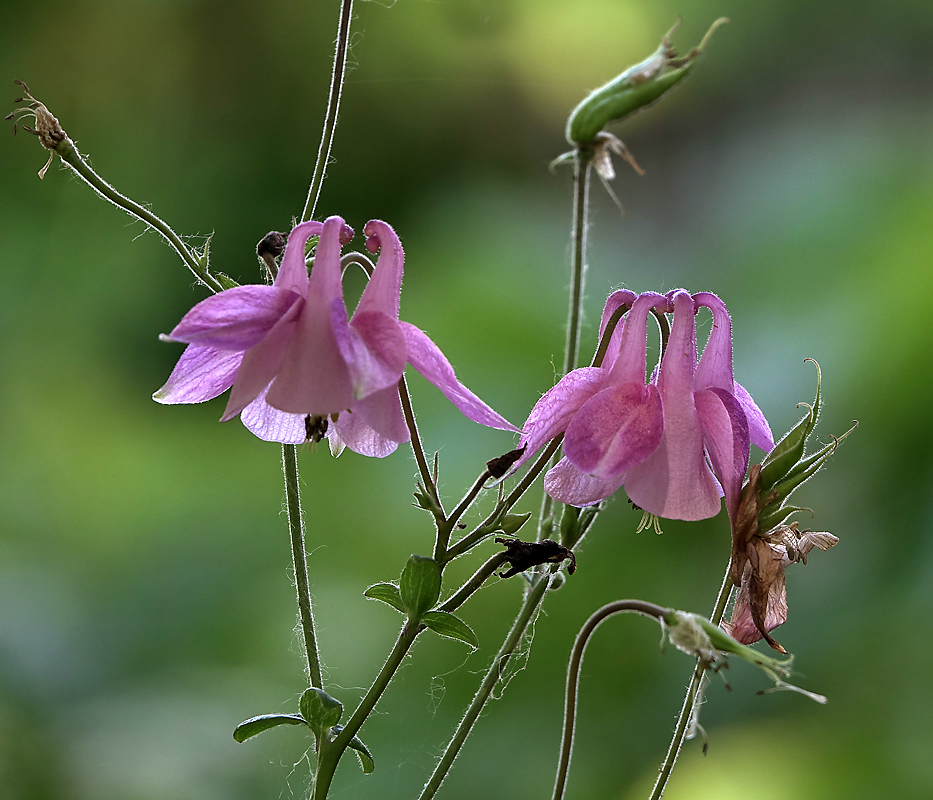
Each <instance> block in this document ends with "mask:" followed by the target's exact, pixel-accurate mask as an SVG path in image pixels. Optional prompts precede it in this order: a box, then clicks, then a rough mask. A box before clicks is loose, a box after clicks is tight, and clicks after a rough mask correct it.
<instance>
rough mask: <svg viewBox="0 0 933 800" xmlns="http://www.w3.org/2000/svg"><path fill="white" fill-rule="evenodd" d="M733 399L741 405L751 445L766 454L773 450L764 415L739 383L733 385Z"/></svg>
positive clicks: (768, 426)
mask: <svg viewBox="0 0 933 800" xmlns="http://www.w3.org/2000/svg"><path fill="white" fill-rule="evenodd" d="M732 394H734V395H735V399H736V400H738V401H739V403H741V405H742V410H743V411H744V412H745V417H746V419H747V420H748V434H749V439H750V440H751V443H752V444H753V445H755V447H760V448H761V449H762V450H764V451H765V452H766V453H770V452H771V451H772V450H773V449H774V436H773V435H772V433H771V426H770V425H769V424H768V420H766V419H765V415H764V414H762V413H761V409H760V408H758V406H757V405H756V403H755V401H754V400H752V396H751V395H750V394H749V393H748V392H747V391H746V389H745V387H744V386H742V385H741V384H739V383H735V384H733V392H732Z"/></svg>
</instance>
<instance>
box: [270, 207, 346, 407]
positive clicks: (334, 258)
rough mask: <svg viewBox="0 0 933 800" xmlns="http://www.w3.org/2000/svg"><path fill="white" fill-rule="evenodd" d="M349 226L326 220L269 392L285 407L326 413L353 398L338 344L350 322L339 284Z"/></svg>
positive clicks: (336, 219)
mask: <svg viewBox="0 0 933 800" xmlns="http://www.w3.org/2000/svg"><path fill="white" fill-rule="evenodd" d="M344 227H345V226H344V223H343V220H342V219H341V218H340V217H330V218H329V219H327V220H326V221H325V223H324V229H323V230H322V232H321V238H320V240H319V242H318V246H317V253H316V255H315V258H314V267H313V268H312V270H311V276H310V278H309V279H308V294H307V299H306V301H305V305H304V308H303V309H302V311H301V315H300V316H299V317H298V324H297V326H296V329H295V332H294V335H293V336H292V339H291V342H290V343H289V347H288V350H287V351H286V353H285V357H284V359H283V361H282V362H281V365H280V367H279V368H278V369H277V370H276V373H274V374H276V379H275V381H274V383H273V384H272V387H271V388H270V389H269V394H268V397H267V400H268V402H269V404H270V405H272V406H274V407H275V408H278V409H279V410H281V411H288V412H291V413H305V414H317V415H321V416H325V415H327V414H333V413H337V412H340V411H344V410H345V409H347V408H349V407H350V406H351V404H352V403H353V385H352V381H351V379H350V370H349V368H348V366H347V363H346V361H345V360H344V358H343V356H342V355H341V353H340V348H339V347H338V344H337V338H338V335H347V334H346V328H347V326H348V324H349V323H348V320H347V312H346V307H345V306H344V303H343V294H342V290H341V286H340V236H341V233H342V232H343V230H344ZM338 331H340V333H338Z"/></svg>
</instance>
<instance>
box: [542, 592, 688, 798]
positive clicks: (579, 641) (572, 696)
mask: <svg viewBox="0 0 933 800" xmlns="http://www.w3.org/2000/svg"><path fill="white" fill-rule="evenodd" d="M670 610H671V609H669V608H662V607H661V606H658V605H655V604H654V603H646V602H645V601H643V600H617V601H616V602H614V603H609V604H608V605H605V606H603V607H602V608H600V609H599V610H598V611H596V612H594V613H593V615H592V616H591V617H590V618H589V619H588V620H587V621H586V623H585V624H584V625H583V627H582V628H581V629H580V632H579V633H578V634H577V638H576V641H575V642H574V643H573V651H572V652H571V654H570V663H569V664H568V666H567V694H566V698H565V702H564V734H563V739H562V740H561V746H560V761H559V763H558V766H557V778H556V779H555V781H554V795H553V798H552V800H561V798H562V797H563V796H564V786H565V785H566V782H567V770H568V769H569V768H570V756H571V753H572V752H573V732H574V726H575V723H576V719H577V691H578V689H579V685H580V667H581V665H582V664H583V654H584V652H585V651H586V646H587V644H588V643H589V641H590V637H591V636H592V635H593V633H594V632H595V631H596V629H597V628H598V627H599V626H600V625H602V623H603V622H605V621H606V620H607V619H609V617H611V616H614V615H615V614H622V613H626V612H628V613H635V614H641V615H643V616H646V617H653V618H655V619H657V620H658V621H663V620H664V616H665V615H666V614H668V613H670Z"/></svg>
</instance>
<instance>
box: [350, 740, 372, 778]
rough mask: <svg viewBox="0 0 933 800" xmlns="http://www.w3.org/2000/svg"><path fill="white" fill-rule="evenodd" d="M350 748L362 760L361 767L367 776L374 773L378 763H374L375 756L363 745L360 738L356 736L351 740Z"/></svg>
mask: <svg viewBox="0 0 933 800" xmlns="http://www.w3.org/2000/svg"><path fill="white" fill-rule="evenodd" d="M349 746H350V747H352V748H353V749H354V750H356V755H357V757H358V758H359V759H360V766H361V767H362V768H363V772H365V773H366V774H367V775H369V774H370V773H372V771H373V770H374V769H375V768H376V762H375V761H373V754H372V753H370V752H369V748H368V747H367V746H366V745H365V744H363V742H362V740H361V739H360V737H359V736H354V737H353V738H352V739H351V740H350V745H349Z"/></svg>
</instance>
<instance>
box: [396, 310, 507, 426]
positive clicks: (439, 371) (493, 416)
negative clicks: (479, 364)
mask: <svg viewBox="0 0 933 800" xmlns="http://www.w3.org/2000/svg"><path fill="white" fill-rule="evenodd" d="M399 325H400V326H401V329H402V333H403V334H404V335H405V343H406V345H407V347H408V363H409V364H411V365H412V366H413V367H414V368H415V369H416V370H418V372H420V373H421V374H422V375H424V377H425V378H427V379H428V380H429V381H430V382H431V383H433V384H434V385H435V386H436V387H437V388H438V389H440V390H441V392H442V393H443V395H444V397H446V398H447V399H448V400H450V402H451V403H453V404H454V405H455V406H456V407H457V408H458V409H460V412H461V413H462V414H463V415H464V416H465V417H466V418H467V419H471V420H473V422H478V423H479V424H480V425H486V426H488V427H490V428H498V429H499V430H503V431H518V428H516V427H515V426H514V425H513V424H512V423H511V422H509V421H508V420H507V419H505V418H504V417H502V416H500V415H499V414H497V413H496V412H495V411H493V410H492V409H491V408H490V407H489V406H487V405H486V404H485V403H484V402H483V401H482V400H480V399H479V398H478V397H477V396H476V395H475V394H473V392H471V391H470V390H469V389H467V388H466V386H464V385H463V384H462V383H460V381H458V380H457V376H456V375H455V374H454V368H453V367H452V366H451V365H450V362H449V361H448V360H447V358H446V357H445V356H444V354H443V353H442V352H441V351H440V348H438V346H437V345H436V344H434V342H432V341H431V340H430V339H429V338H428V336H427V334H425V333H423V332H422V331H420V330H419V329H418V328H416V327H415V326H414V325H411V324H409V323H407V322H400V323H399Z"/></svg>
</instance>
